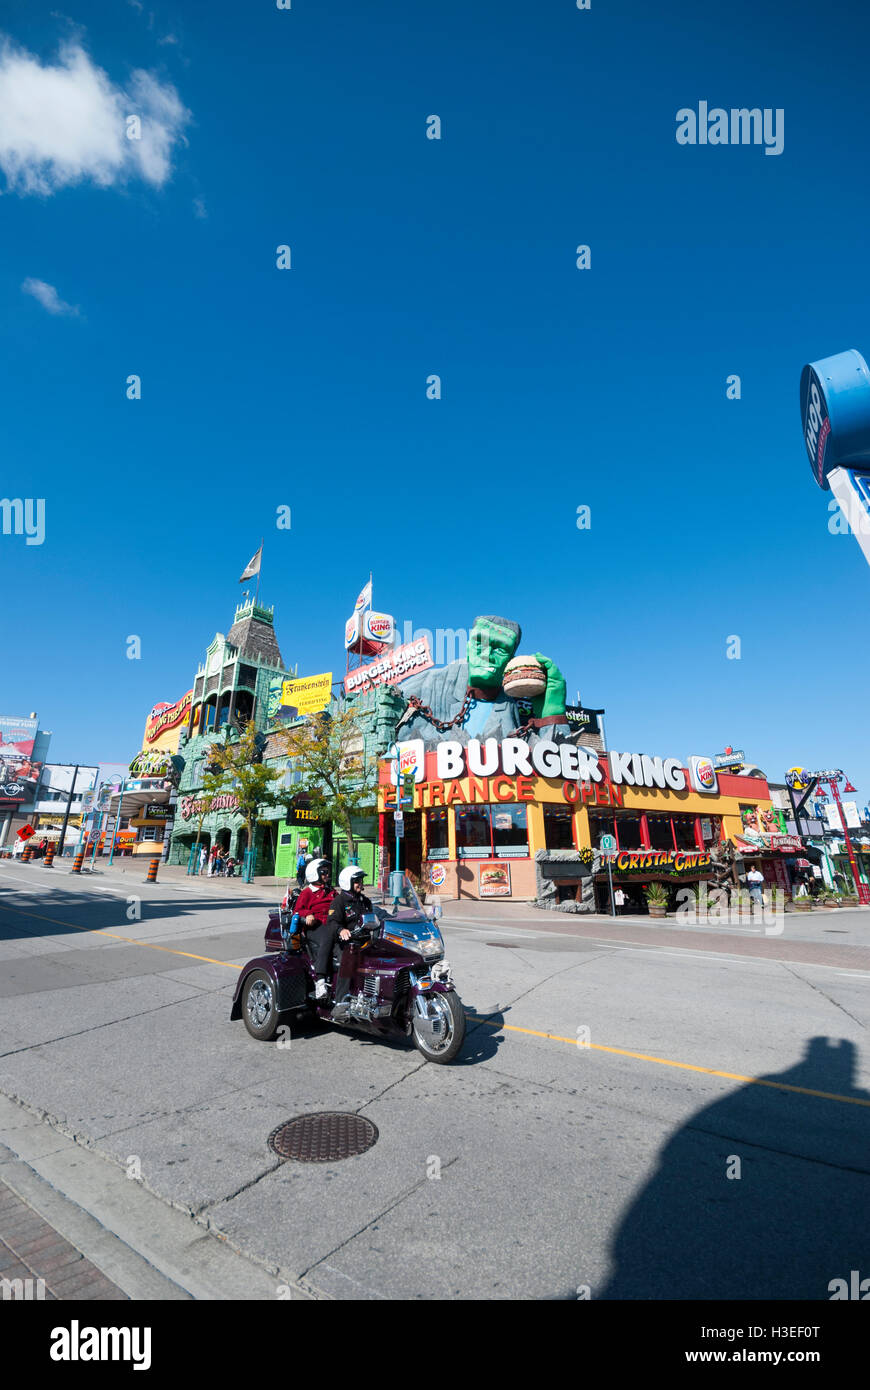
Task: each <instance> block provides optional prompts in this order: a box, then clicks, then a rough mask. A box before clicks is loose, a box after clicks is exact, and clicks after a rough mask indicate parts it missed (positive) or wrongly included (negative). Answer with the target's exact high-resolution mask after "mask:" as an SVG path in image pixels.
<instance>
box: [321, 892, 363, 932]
mask: <svg viewBox="0 0 870 1390" xmlns="http://www.w3.org/2000/svg"><path fill="white" fill-rule="evenodd" d="M372 910H373V909H372V904H371V900H370V899H369V898H367V897H366V895H365V893H354V892H350V893H348V892H347V890H346V889H344V888H342V889H341V890H340V892H338V893H337V894H336V896H335V897H334V898H333V900H332V905H331V906H330V909H329V917H328V919H327V920H328V921H330V922H334V923H335V925H336V926H337V928H338V930H339V931H343V930H344V928H345V927H347V929H348V931H352V930H353V928H354V927H356V926H358V925H359V923H360V922H361V921H362V918H363V913H365V912H371V911H372Z"/></svg>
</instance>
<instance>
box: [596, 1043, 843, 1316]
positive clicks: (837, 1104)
mask: <svg viewBox="0 0 870 1390" xmlns="http://www.w3.org/2000/svg"><path fill="white" fill-rule="evenodd" d="M857 1063H858V1054H857V1050H856V1048H855V1046H854V1044H853V1043H852V1042H850V1041H848V1040H847V1039H842V1038H841V1039H834V1040H829V1039H828V1038H822V1037H815V1038H811V1039H809V1040H808V1042H807V1045H806V1050H805V1053H804V1056H803V1058H802V1059H801V1060H800V1061H799V1062H796V1063H795V1065H794V1066H792V1067H789V1068H787V1069H786V1070H784V1071H781V1072H771V1073H768V1074H766V1075H765V1076H763V1077H759V1078H758V1079H757V1080H758V1081H763V1082H770V1083H778V1084H779V1085H780V1086H792V1087H800V1088H802V1089H804V1090H805V1091H815V1092H825V1093H827V1094H829V1095H834V1096H838V1097H841V1099H839V1100H835V1099H826V1098H824V1097H822V1096H818V1095H807V1094H800V1093H796V1092H794V1091H786V1090H780V1089H777V1088H776V1087H775V1086H769V1085H759V1084H757V1083H755V1084H748V1085H745V1086H742V1087H740V1088H739V1089H738V1090H736V1091H732V1092H731V1093H730V1094H728V1095H727V1096H725V1097H724V1098H723V1099H721V1100H717V1101H714V1102H713V1104H711V1105H707V1106H705V1107H704V1108H703V1109H702V1110H699V1111H698V1113H697V1114H696V1115H694V1116H693V1117H692V1119H691V1120H690V1121H689V1122H688V1123H687V1124H685V1125H683V1126H682V1128H681V1129H679V1130H678V1131H677V1132H676V1133H675V1134H674V1136H673V1138H672V1139H671V1140H670V1141H669V1142H668V1143H667V1144H666V1145H665V1147H664V1148H663V1149H662V1151H661V1153H660V1155H659V1161H658V1166H657V1168H656V1171H655V1172H654V1173H653V1174H652V1176H651V1177H650V1178H649V1180H648V1181H647V1182H646V1183H645V1185H644V1187H643V1189H642V1190H641V1191H640V1192H639V1194H638V1195H637V1196H636V1197H635V1199H634V1201H633V1202H632V1203H631V1205H630V1206H629V1207H628V1209H627V1210H626V1212H625V1215H624V1216H623V1218H622V1220H621V1222H620V1224H619V1227H618V1229H617V1232H616V1235H615V1238H614V1240H613V1244H612V1248H611V1254H612V1259H613V1262H614V1263H613V1267H612V1271H611V1274H610V1277H609V1279H608V1282H607V1284H606V1285H605V1286H604V1288H602V1289H601V1290H600V1291H598V1290H595V1289H593V1290H592V1297H593V1298H599V1299H813V1300H824V1299H829V1298H830V1297H831V1293H830V1291H829V1288H828V1286H829V1283H830V1282H831V1281H832V1280H834V1279H838V1278H842V1279H845V1280H846V1281H847V1284H848V1281H849V1275H850V1270H853V1269H855V1270H859V1271H861V1277H870V1232H868V1219H867V1208H868V1198H870V1093H868V1091H867V1090H865V1089H863V1088H861V1087H860V1086H858V1085H857V1084H856V1079H855V1078H856V1073H857ZM593 1181H594V1179H593Z"/></svg>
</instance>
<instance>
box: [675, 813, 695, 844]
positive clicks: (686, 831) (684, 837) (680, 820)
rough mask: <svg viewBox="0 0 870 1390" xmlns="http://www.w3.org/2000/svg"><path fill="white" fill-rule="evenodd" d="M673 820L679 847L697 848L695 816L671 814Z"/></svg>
mask: <svg viewBox="0 0 870 1390" xmlns="http://www.w3.org/2000/svg"><path fill="white" fill-rule="evenodd" d="M671 820H672V821H673V825H674V834H675V836H676V837H677V849H697V848H698V844H697V841H696V839H695V817H694V816H671Z"/></svg>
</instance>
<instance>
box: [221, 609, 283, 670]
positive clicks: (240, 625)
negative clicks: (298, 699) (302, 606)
mask: <svg viewBox="0 0 870 1390" xmlns="http://www.w3.org/2000/svg"><path fill="white" fill-rule="evenodd" d="M274 612H275V610H274V608H261V607H260V605H259V604H254V603H251V602H248V603H243V604H240V606H239V607H238V608H237V609H236V616H235V620H234V622H233V625H232V627H231V628H230V630H229V632H228V633H227V641H228V642H231V643H232V644H233V646H234V647H238V649H239V651H240V652H241V654H242V656H245V657H247V658H248V660H255V659H256V658H257V657H259V658H260V660H261V661H262V662H263V663H264V664H265V665H266V666H276V667H278V669H279V670H281V671H284V670H286V669H287V668H286V667H285V665H284V658H283V657H282V655H281V651H280V648H279V646H278V639H277V637H276V636H275V624H274Z"/></svg>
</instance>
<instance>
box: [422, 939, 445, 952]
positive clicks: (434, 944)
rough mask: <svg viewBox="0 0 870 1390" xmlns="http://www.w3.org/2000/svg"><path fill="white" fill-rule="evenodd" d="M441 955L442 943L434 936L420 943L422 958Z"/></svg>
mask: <svg viewBox="0 0 870 1390" xmlns="http://www.w3.org/2000/svg"><path fill="white" fill-rule="evenodd" d="M440 953H441V942H440V941H438V940H437V939H436V938H435V937H434V936H428V937H426V939H425V940H424V941H421V942H420V955H421V956H437V955H440Z"/></svg>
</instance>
